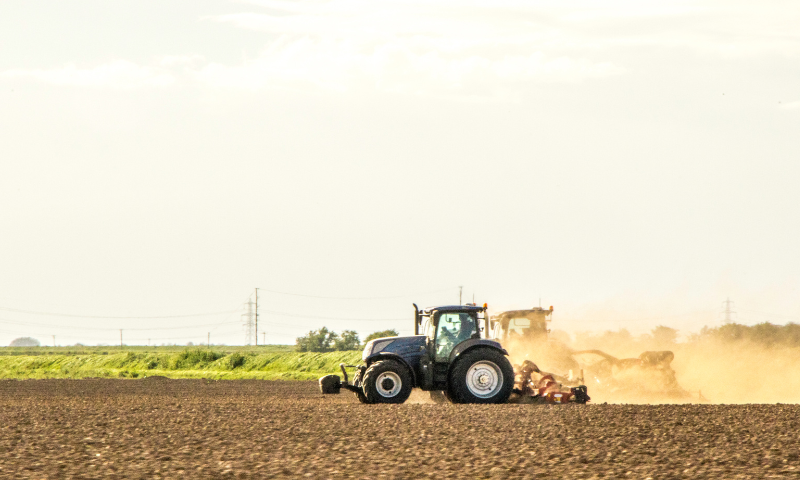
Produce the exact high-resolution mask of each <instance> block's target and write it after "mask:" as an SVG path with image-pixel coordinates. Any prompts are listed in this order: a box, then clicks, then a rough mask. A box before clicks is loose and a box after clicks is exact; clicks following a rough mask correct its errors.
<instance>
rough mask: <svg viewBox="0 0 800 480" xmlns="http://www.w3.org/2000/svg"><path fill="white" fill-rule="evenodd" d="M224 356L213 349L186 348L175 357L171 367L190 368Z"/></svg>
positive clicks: (176, 368)
mask: <svg viewBox="0 0 800 480" xmlns="http://www.w3.org/2000/svg"><path fill="white" fill-rule="evenodd" d="M224 356H225V355H224V354H222V353H216V352H212V351H211V350H201V349H196V350H184V351H182V352H181V353H179V354H178V355H177V356H176V357H175V358H174V359H173V361H172V365H171V367H172V368H173V369H175V370H178V369H184V368H189V367H193V366H195V365H197V364H201V363H211V362H215V361H217V360H219V359H220V358H222V357H224Z"/></svg>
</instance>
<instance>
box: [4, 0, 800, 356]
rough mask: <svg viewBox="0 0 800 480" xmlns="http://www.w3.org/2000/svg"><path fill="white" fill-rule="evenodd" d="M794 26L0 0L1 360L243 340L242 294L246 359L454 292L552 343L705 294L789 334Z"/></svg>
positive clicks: (481, 12) (696, 6) (691, 306)
mask: <svg viewBox="0 0 800 480" xmlns="http://www.w3.org/2000/svg"><path fill="white" fill-rule="evenodd" d="M798 25H800V5H798V3H797V2H796V1H791V0H790V1H773V2H752V1H746V2H745V1H729V0H726V1H692V2H676V1H666V0H665V1H658V2H647V1H640V0H637V1H610V2H601V3H598V2H595V1H583V0H577V1H572V2H563V1H533V0H524V1H517V0H492V1H472V2H470V1H464V0H460V1H452V0H425V1H373V0H370V1H282V0H252V1H238V2H231V1H222V0H220V1H211V0H180V1H178V0H158V1H155V0H152V1H143V0H136V1H113V2H112V1H107V0H94V1H87V0H80V1H78V0H76V1H69V2H66V1H60V2H57V1H39V0H3V1H0V226H1V227H2V235H1V236H0V345H5V344H8V342H10V341H11V340H12V339H13V338H16V337H19V336H23V335H30V336H34V337H36V338H38V339H40V340H41V341H42V342H43V343H50V342H52V338H51V337H50V335H56V342H57V343H59V344H72V343H75V342H79V341H80V342H83V343H91V344H94V343H111V344H113V343H115V342H118V341H119V332H118V330H116V329H119V328H123V329H125V330H128V331H127V332H126V333H124V335H125V337H126V343H131V344H134V343H139V344H142V343H144V344H146V343H147V341H148V339H151V342H153V343H158V344H160V343H166V342H169V343H173V342H176V343H185V342H187V341H194V342H200V341H203V342H204V341H205V340H206V334H207V332H209V331H210V332H212V334H211V340H212V342H220V343H221V342H224V343H229V344H235V343H241V342H242V341H243V340H244V333H243V328H242V326H241V321H242V318H241V316H240V315H241V313H242V312H243V303H244V302H245V301H246V300H247V299H248V295H252V292H253V289H254V287H260V288H262V289H264V290H261V292H260V294H259V297H260V306H261V309H262V316H261V321H262V323H261V325H263V326H264V327H265V328H264V329H261V328H260V329H259V330H260V331H261V330H264V331H266V334H267V335H266V339H267V343H293V342H294V337H296V336H297V335H299V334H302V333H304V332H306V331H308V330H309V329H311V328H318V327H321V326H323V325H325V326H328V327H329V328H332V329H334V330H336V331H341V330H343V329H347V328H351V329H356V330H358V331H359V332H360V333H362V336H363V335H365V334H367V333H369V332H371V331H374V330H378V329H384V328H391V327H395V328H399V329H400V330H401V332H403V333H408V332H409V331H410V329H411V326H412V321H411V313H412V308H411V302H413V301H416V302H417V303H420V304H423V305H435V304H442V303H455V302H457V301H458V286H459V285H463V286H464V297H465V300H466V299H470V300H471V298H472V295H473V293H474V294H475V295H476V297H475V299H476V300H477V301H478V302H479V303H483V302H488V303H489V305H490V307H491V308H492V310H494V311H495V312H497V311H500V310H503V309H510V308H524V307H528V306H533V305H537V304H538V303H539V298H541V301H542V304H543V305H544V306H548V305H554V306H555V310H556V313H555V315H554V317H553V328H563V329H567V330H571V331H577V330H602V329H616V328H620V327H626V328H629V329H630V330H631V331H633V332H634V333H642V332H645V331H647V330H649V329H650V328H652V326H654V325H656V324H666V325H671V326H674V327H676V328H680V329H681V331H682V332H683V333H688V332H690V331H697V330H699V329H700V328H701V327H702V326H703V325H718V324H719V323H720V322H721V317H720V315H719V312H720V308H721V302H722V301H723V300H725V298H726V297H728V296H730V298H731V299H732V300H734V301H735V302H736V304H735V305H736V310H737V311H738V312H739V315H738V317H737V318H736V319H738V320H739V321H741V322H743V323H754V322H757V321H766V320H769V321H772V322H774V323H784V322H787V321H791V320H795V321H800V247H798V238H799V237H800V189H798V182H799V181H800V30H798V28H797V26H798ZM270 290H271V291H280V292H288V293H296V294H303V295H310V296H321V297H336V298H333V299H322V298H309V297H297V296H288V295H283V294H277V293H271V292H270ZM376 297H379V298H376ZM386 297H392V298H386ZM26 312H38V313H26ZM218 312H225V313H218ZM41 313H57V314H60V315H42V314H41ZM189 314H203V316H197V317H179V318H132V317H166V316H178V315H189ZM287 314H292V315H296V316H289V315H287ZM767 314H770V315H767ZM73 315H74V316H73ZM112 317H131V318H112ZM338 319H358V320H338ZM365 319H372V320H365ZM382 319H385V320H382ZM134 329H140V330H134ZM148 329H149V330H148ZM259 340H261V336H260V335H259Z"/></svg>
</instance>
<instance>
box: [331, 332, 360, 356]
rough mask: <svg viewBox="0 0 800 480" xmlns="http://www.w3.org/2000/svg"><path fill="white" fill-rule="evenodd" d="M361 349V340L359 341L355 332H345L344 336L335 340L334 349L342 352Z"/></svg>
mask: <svg viewBox="0 0 800 480" xmlns="http://www.w3.org/2000/svg"><path fill="white" fill-rule="evenodd" d="M360 348H361V340H359V339H358V333H356V332H355V331H353V330H345V331H344V332H342V334H341V335H340V336H339V337H337V338H335V339H334V340H333V349H334V350H336V351H340V352H346V351H348V350H359V349H360Z"/></svg>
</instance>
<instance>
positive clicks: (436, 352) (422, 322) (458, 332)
mask: <svg viewBox="0 0 800 480" xmlns="http://www.w3.org/2000/svg"><path fill="white" fill-rule="evenodd" d="M479 315H480V317H479ZM485 317H486V309H485V307H483V308H482V307H477V306H475V305H474V304H473V305H455V306H453V305H451V306H444V307H435V308H429V309H424V310H421V311H420V310H417V312H416V318H417V325H418V326H417V328H416V329H415V333H419V332H420V331H421V332H422V334H424V335H425V337H426V338H427V344H428V351H429V353H430V356H431V357H432V360H433V361H434V362H436V363H447V362H449V360H450V354H451V353H452V352H453V349H454V348H455V347H456V345H458V344H460V343H462V342H465V341H467V340H471V339H479V338H481V330H482V328H480V326H479V322H480V321H481V320H485Z"/></svg>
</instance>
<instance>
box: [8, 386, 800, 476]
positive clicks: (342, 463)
mask: <svg viewBox="0 0 800 480" xmlns="http://www.w3.org/2000/svg"><path fill="white" fill-rule="evenodd" d="M316 388H317V387H316V384H315V382H268V381H256V380H245V381H219V382H211V381H204V380H162V381H144V380H26V381H0V477H2V478H37V479H41V478H123V477H124V478H178V477H184V478H225V477H230V478H427V477H430V478H488V477H492V478H638V479H645V478H653V479H658V478H770V477H772V478H784V477H790V478H800V460H799V459H798V452H800V436H798V435H797V432H798V427H800V406H797V405H736V406H726V405H586V406H577V405H568V406H547V405H492V406H477V405H435V404H430V403H427V402H423V401H421V400H422V399H424V398H425V396H424V394H423V395H420V394H416V395H415V397H413V398H416V399H418V400H419V401H417V402H412V403H407V404H405V405H362V404H359V403H358V402H357V400H356V399H355V397H353V396H352V394H350V393H349V392H344V391H343V393H342V394H341V395H338V396H326V397H323V396H322V395H320V394H319V393H318V392H317V389H316Z"/></svg>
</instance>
